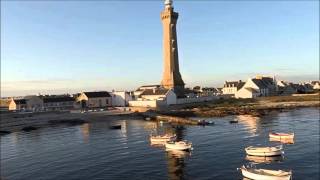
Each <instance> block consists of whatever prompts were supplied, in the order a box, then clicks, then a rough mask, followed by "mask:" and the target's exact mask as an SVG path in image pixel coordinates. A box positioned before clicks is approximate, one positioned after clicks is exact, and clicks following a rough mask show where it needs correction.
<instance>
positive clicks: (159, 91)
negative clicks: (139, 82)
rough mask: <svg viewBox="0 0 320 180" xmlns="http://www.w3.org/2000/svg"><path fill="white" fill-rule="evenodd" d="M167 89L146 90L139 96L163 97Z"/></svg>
mask: <svg viewBox="0 0 320 180" xmlns="http://www.w3.org/2000/svg"><path fill="white" fill-rule="evenodd" d="M168 91H169V89H146V90H144V91H143V92H142V93H141V94H140V95H165V94H167V92H168Z"/></svg>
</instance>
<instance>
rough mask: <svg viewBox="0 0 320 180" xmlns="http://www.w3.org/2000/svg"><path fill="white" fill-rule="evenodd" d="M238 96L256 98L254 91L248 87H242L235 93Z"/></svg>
mask: <svg viewBox="0 0 320 180" xmlns="http://www.w3.org/2000/svg"><path fill="white" fill-rule="evenodd" d="M235 97H236V98H254V96H253V92H252V91H250V90H248V89H246V88H241V89H239V91H237V93H236V94H235Z"/></svg>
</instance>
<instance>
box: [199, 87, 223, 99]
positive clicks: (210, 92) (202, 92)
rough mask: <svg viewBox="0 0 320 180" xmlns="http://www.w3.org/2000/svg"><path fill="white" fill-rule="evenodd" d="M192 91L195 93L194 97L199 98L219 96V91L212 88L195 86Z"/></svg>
mask: <svg viewBox="0 0 320 180" xmlns="http://www.w3.org/2000/svg"><path fill="white" fill-rule="evenodd" d="M193 91H194V93H196V95H197V96H198V97H201V96H218V95H220V94H221V93H220V92H219V90H218V89H217V88H214V87H200V86H195V87H193Z"/></svg>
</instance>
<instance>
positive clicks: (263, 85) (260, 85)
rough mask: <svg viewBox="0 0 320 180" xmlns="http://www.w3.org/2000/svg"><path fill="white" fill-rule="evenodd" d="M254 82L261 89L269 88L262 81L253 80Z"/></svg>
mask: <svg viewBox="0 0 320 180" xmlns="http://www.w3.org/2000/svg"><path fill="white" fill-rule="evenodd" d="M252 81H253V82H254V83H255V84H256V85H257V86H258V88H259V89H267V88H268V86H267V85H266V84H265V83H264V82H263V81H262V79H252Z"/></svg>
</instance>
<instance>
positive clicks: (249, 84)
mask: <svg viewBox="0 0 320 180" xmlns="http://www.w3.org/2000/svg"><path fill="white" fill-rule="evenodd" d="M276 90H277V84H276V82H275V81H274V79H273V78H271V77H266V76H257V77H256V78H249V79H248V80H247V81H246V83H245V84H244V85H243V86H242V88H241V89H240V90H238V91H237V92H236V94H235V97H236V98H255V97H261V96H271V95H276V92H277V91H276Z"/></svg>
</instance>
